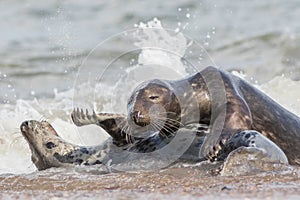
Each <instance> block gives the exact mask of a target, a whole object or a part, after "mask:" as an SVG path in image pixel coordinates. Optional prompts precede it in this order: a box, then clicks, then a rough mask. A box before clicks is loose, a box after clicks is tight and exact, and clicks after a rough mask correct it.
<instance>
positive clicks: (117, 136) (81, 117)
mask: <svg viewBox="0 0 300 200" xmlns="http://www.w3.org/2000/svg"><path fill="white" fill-rule="evenodd" d="M71 118H72V120H73V122H74V124H75V125H76V126H85V125H89V124H95V125H98V126H100V127H101V128H103V129H104V130H105V131H106V132H107V133H108V134H109V135H110V136H111V137H112V138H113V142H114V144H116V145H117V146H123V145H126V144H128V143H132V140H133V138H132V137H131V136H130V135H129V134H127V133H126V132H125V125H126V117H125V115H121V114H112V113H95V111H93V113H92V114H89V113H88V110H86V112H84V111H83V109H79V108H77V109H74V110H73V112H72V113H71Z"/></svg>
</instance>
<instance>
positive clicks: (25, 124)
mask: <svg viewBox="0 0 300 200" xmlns="http://www.w3.org/2000/svg"><path fill="white" fill-rule="evenodd" d="M28 125H29V122H28V121H25V122H23V123H22V124H21V127H28Z"/></svg>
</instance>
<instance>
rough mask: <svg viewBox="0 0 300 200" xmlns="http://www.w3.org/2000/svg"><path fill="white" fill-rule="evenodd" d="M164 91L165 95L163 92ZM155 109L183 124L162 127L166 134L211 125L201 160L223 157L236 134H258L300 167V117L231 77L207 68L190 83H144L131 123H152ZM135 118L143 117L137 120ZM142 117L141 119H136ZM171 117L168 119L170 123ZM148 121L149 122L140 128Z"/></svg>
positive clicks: (132, 107)
mask: <svg viewBox="0 0 300 200" xmlns="http://www.w3.org/2000/svg"><path fill="white" fill-rule="evenodd" d="M159 87H163V88H164V90H159V89H158V88H159ZM166 88H168V90H165V89H166ZM191 88H192V89H191ZM152 91H153V93H154V94H155V95H156V96H158V97H159V99H160V100H161V101H157V102H153V101H152V99H151V98H150V97H151V95H150V96H149V94H151V93H152ZM157 91H159V92H157ZM174 96H175V97H174ZM165 99H168V100H170V99H173V102H169V103H167V101H166V100H165ZM194 101H196V102H197V103H196V104H195V103H194ZM156 104H159V105H161V106H163V107H164V108H165V112H169V113H176V115H175V116H172V118H171V119H176V120H178V124H176V125H174V124H172V126H170V125H169V124H168V123H165V124H164V126H163V127H161V130H162V131H163V132H162V135H166V134H172V133H174V131H176V130H174V131H173V132H172V131H164V130H171V129H173V128H174V127H180V126H186V125H188V124H189V123H199V124H207V125H209V127H210V132H209V134H208V135H207V136H206V139H205V141H204V144H203V146H202V148H201V155H202V156H204V157H206V158H208V159H210V160H215V159H216V158H217V157H218V155H219V153H220V151H221V150H222V149H223V148H224V146H225V145H226V143H227V142H228V140H229V139H230V138H232V137H233V136H234V135H235V134H236V133H238V132H240V131H242V130H256V131H258V132H261V133H262V134H263V135H265V136H266V137H268V138H269V139H271V140H272V141H273V142H275V143H276V144H277V145H278V146H279V147H280V148H281V149H283V151H284V152H285V154H286V155H287V157H288V159H289V162H290V163H291V164H300V156H299V152H300V118H299V117H298V116H296V115H294V114H293V113H291V112H289V111H288V110H286V109H285V108H283V107H282V106H281V105H279V104H278V103H276V102H275V101H274V100H273V99H271V98H270V97H268V96H267V95H266V94H264V93H263V92H261V91H260V90H258V89H256V88H255V87H253V86H251V85H250V84H249V83H247V82H246V81H244V80H242V79H240V78H238V77H236V76H234V75H232V74H230V73H227V72H225V71H222V70H219V69H217V68H214V67H207V68H206V69H204V70H202V71H201V72H198V73H196V74H194V75H192V76H189V77H187V78H185V79H181V80H177V81H167V80H157V79H155V80H151V81H148V82H147V83H143V84H142V85H141V86H139V87H138V88H137V89H136V90H135V91H134V92H133V94H132V96H131V98H130V100H129V102H128V117H127V121H128V124H129V125H131V124H135V125H137V126H143V125H144V124H150V123H151V122H150V121H151V120H152V118H153V119H155V117H156V116H153V115H152V116H151V115H150V112H149V111H150V109H151V108H152V107H153V106H154V105H156ZM189 105H193V106H189ZM135 113H138V114H139V115H134V114H135ZM132 116H134V117H132ZM139 116H142V117H141V118H142V119H136V117H139ZM157 116H159V117H160V116H161V114H160V113H157ZM168 118H169V116H166V121H167V120H168ZM145 119H147V121H149V122H147V123H144V124H141V123H137V122H139V121H143V120H145ZM179 119H180V123H179ZM223 123H224V125H223Z"/></svg>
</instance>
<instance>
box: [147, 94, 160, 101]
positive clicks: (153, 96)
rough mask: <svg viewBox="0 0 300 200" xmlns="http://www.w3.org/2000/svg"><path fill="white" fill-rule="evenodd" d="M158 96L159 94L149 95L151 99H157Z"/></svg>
mask: <svg viewBox="0 0 300 200" xmlns="http://www.w3.org/2000/svg"><path fill="white" fill-rule="evenodd" d="M158 98H159V96H157V95H152V96H149V99H151V100H155V99H158Z"/></svg>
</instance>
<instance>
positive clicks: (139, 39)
mask: <svg viewBox="0 0 300 200" xmlns="http://www.w3.org/2000/svg"><path fill="white" fill-rule="evenodd" d="M154 18H156V19H154ZM299 18H300V3H299V1H297V0H292V1H289V2H288V3H287V2H283V1H280V0H275V1H272V3H270V2H263V1H259V0H255V1H251V2H250V1H246V0H245V1H238V2H236V1H235V2H228V1H227V2H225V1H224V2H220V1H201V2H199V1H191V0H189V1H187V0H184V1H181V0H176V1H158V0H154V1H151V2H150V1H149V2H145V1H126V2H125V1H110V2H109V3H108V2H107V3H106V2H101V3H99V2H93V3H92V2H90V3H89V4H87V3H85V1H80V0H78V1H63V2H61V1H47V2H38V1H31V0H29V1H26V2H23V1H22V2H21V1H20V0H12V1H2V2H1V3H0V27H1V29H0V38H1V40H0V93H1V96H0V160H1V162H0V174H4V173H14V174H20V173H30V172H34V171H35V170H36V168H35V166H34V165H33V164H32V162H31V161H30V151H29V147H28V145H27V143H26V142H25V140H24V139H23V138H22V137H21V134H20V131H19V125H20V124H21V122H22V121H24V120H27V119H37V120H39V119H47V120H48V121H50V122H51V123H52V124H53V126H54V127H55V129H57V131H58V132H59V134H60V135H61V136H62V137H63V138H65V139H66V140H68V141H71V142H73V143H76V144H84V145H93V144H99V143H101V142H102V141H103V140H104V139H106V138H107V137H108V136H107V135H106V134H105V133H104V132H102V131H101V130H100V129H98V128H97V127H93V126H89V127H82V128H76V127H74V125H72V123H71V121H70V117H69V115H70V112H71V111H72V109H73V107H74V106H80V107H88V108H90V109H92V108H93V109H96V110H97V111H103V112H104V111H105V112H120V113H125V112H126V99H127V98H128V96H129V94H130V91H131V90H132V89H133V88H134V87H135V86H136V85H137V84H138V83H139V82H140V81H142V80H145V79H148V78H151V77H163V78H169V79H174V78H178V77H183V76H184V75H186V74H189V73H192V72H193V71H194V70H200V69H203V68H204V67H205V66H207V65H217V66H219V67H220V68H222V69H225V70H229V71H235V73H238V74H239V75H241V76H244V77H245V79H247V80H248V81H250V82H252V83H253V84H255V85H257V87H259V88H261V89H262V90H263V91H265V92H266V93H267V94H269V95H270V96H271V97H273V98H274V99H276V100H277V101H278V102H280V103H281V104H282V105H284V106H285V107H286V108H288V109H289V110H291V111H292V112H294V113H296V114H298V115H300V93H299V92H298V91H300V83H299V79H300V67H299V65H300V59H299V58H300V54H299V52H300V43H299V41H300V34H299V31H300V24H299V23H298V19H299ZM140 22H142V23H140ZM149 26H150V27H153V26H154V27H161V26H162V27H163V29H154V30H153V29H151V30H150V31H147V30H146V29H144V30H141V31H136V30H135V29H134V28H143V27H149ZM125 30H126V31H127V32H125V33H124V32H123V31H125ZM191 39H193V40H194V42H191ZM149 46H152V47H155V48H154V50H153V49H144V50H143V51H141V50H140V48H144V47H149ZM93 49H94V50H93ZM159 49H160V50H159ZM92 50H93V51H92ZM181 56H184V58H185V59H186V60H187V61H189V62H190V64H191V65H193V66H191V65H188V66H186V65H185V66H184V64H183V63H182V60H181V59H180V58H181ZM161 66H164V67H161ZM195 68H196V69H195Z"/></svg>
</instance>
